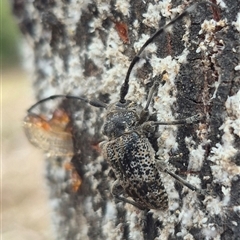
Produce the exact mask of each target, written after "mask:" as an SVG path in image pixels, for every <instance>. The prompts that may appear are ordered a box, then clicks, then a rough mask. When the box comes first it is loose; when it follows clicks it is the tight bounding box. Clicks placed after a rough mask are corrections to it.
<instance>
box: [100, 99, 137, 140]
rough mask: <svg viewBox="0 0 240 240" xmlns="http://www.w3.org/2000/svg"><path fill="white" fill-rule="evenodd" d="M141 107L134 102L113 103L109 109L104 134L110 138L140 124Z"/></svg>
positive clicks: (118, 135)
mask: <svg viewBox="0 0 240 240" xmlns="http://www.w3.org/2000/svg"><path fill="white" fill-rule="evenodd" d="M140 112H141V107H140V106H138V105H136V104H135V103H133V102H130V101H128V102H126V103H125V104H121V103H119V102H117V103H114V104H111V105H110V106H109V107H108V109H107V114H106V117H105V124H104V125H103V134H104V135H105V136H107V137H108V138H109V139H114V138H117V137H120V136H121V135H123V134H124V133H127V132H129V131H132V130H134V129H135V127H136V126H137V125H138V122H139V117H140Z"/></svg>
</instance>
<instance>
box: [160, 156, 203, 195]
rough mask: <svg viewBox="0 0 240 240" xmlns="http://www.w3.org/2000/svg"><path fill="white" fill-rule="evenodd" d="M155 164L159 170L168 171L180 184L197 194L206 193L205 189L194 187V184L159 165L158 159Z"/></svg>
mask: <svg viewBox="0 0 240 240" xmlns="http://www.w3.org/2000/svg"><path fill="white" fill-rule="evenodd" d="M156 165H157V167H158V168H159V170H161V171H163V172H166V173H168V174H169V175H170V176H172V177H173V178H175V179H176V180H177V181H178V182H180V183H181V184H182V185H184V186H186V187H188V188H189V189H191V190H192V191H195V192H197V193H198V194H200V195H202V196H206V195H207V191H206V190H203V189H199V188H197V187H195V186H194V185H192V184H190V183H189V182H188V181H186V180H184V179H183V178H181V177H179V176H178V175H177V174H175V173H173V172H171V171H169V170H168V169H167V168H166V167H165V166H161V165H162V163H161V164H160V162H159V160H156Z"/></svg>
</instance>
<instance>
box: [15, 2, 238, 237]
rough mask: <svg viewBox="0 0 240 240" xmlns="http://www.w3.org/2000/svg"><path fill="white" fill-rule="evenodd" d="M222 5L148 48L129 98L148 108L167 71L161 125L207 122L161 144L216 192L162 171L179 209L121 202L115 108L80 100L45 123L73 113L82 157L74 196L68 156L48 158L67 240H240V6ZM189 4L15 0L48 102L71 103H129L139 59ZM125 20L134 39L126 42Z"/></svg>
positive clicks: (181, 171)
mask: <svg viewBox="0 0 240 240" xmlns="http://www.w3.org/2000/svg"><path fill="white" fill-rule="evenodd" d="M217 2H219V3H220V4H219V5H218V9H216V8H215V7H213V6H210V5H209V4H206V3H202V4H200V5H198V6H197V7H196V9H194V10H193V11H191V13H190V14H188V15H187V16H186V17H184V18H183V19H181V20H179V21H177V22H176V23H175V24H174V25H173V26H172V28H171V29H170V30H169V31H167V32H164V33H163V34H161V35H160V36H159V37H157V38H156V39H155V40H154V41H153V44H152V45H149V47H147V48H146V50H145V51H144V53H143V54H142V56H141V60H140V61H139V63H138V64H137V65H136V66H135V68H134V70H133V73H132V74H131V76H130V90H129V93H128V95H127V98H128V99H130V100H133V101H135V102H137V103H139V104H141V105H142V106H144V104H145V103H146V96H147V92H148V91H149V88H150V86H151V85H152V83H153V81H154V80H155V81H156V80H157V79H158V78H160V74H161V72H163V70H166V71H167V75H166V77H165V78H164V80H161V79H158V80H159V81H160V86H159V89H158V93H157V94H156V96H155V97H154V101H153V102H152V104H151V109H152V111H156V112H157V115H156V117H157V119H158V120H159V121H160V120H162V121H171V120H174V119H180V118H186V117H190V116H192V115H194V114H197V113H202V114H204V115H205V116H206V117H205V119H204V120H203V121H201V123H198V124H194V125H184V126H180V127H176V126H167V127H166V126H164V127H159V130H158V133H159V134H158V138H157V139H153V142H152V143H153V145H154V148H155V149H156V152H157V154H158V156H159V157H160V158H163V159H164V161H166V162H167V163H168V168H169V169H171V170H172V171H173V172H175V173H177V174H178V175H180V176H181V177H182V178H186V180H187V181H189V182H190V183H191V184H193V185H196V186H198V187H199V188H202V189H208V191H211V194H209V195H207V196H205V197H201V196H198V195H197V194H196V193H195V192H192V191H191V190H189V189H187V188H186V187H182V185H180V184H179V183H177V182H175V181H174V180H173V179H172V178H171V177H170V176H169V175H167V174H165V173H161V177H162V181H163V183H164V185H165V187H166V190H167V193H168V195H169V209H168V210H166V211H160V210H149V211H147V210H146V211H142V210H139V209H137V208H136V207H134V206H132V205H130V204H124V203H122V202H116V201H115V200H114V199H113V197H112V195H111V193H110V188H111V185H112V183H113V181H114V175H113V174H112V172H111V170H110V167H109V165H108V162H107V161H106V160H105V159H103V157H102V156H101V154H100V151H99V150H98V143H99V142H101V141H102V140H104V139H105V138H104V137H103V135H102V134H101V126H102V124H103V121H104V110H102V109H99V108H94V107H92V106H89V105H88V104H86V103H83V102H79V101H74V100H64V101H63V102H62V103H59V102H58V101H50V102H47V103H46V104H45V105H44V108H42V109H41V111H42V112H43V113H44V114H45V113H46V112H48V113H49V112H51V111H54V110H55V109H56V108H58V106H59V104H61V106H62V107H64V108H65V109H66V111H68V112H69V114H70V115H71V119H72V125H73V126H72V128H73V130H72V132H73V139H74V157H73V158H72V159H70V160H71V162H72V163H73V164H74V166H75V168H76V170H77V172H78V174H79V175H80V177H81V179H82V184H81V186H80V188H79V190H78V191H77V192H74V191H72V189H71V185H70V184H69V182H70V181H71V175H70V173H69V171H68V170H66V169H65V168H64V167H63V164H64V162H65V161H66V159H65V158H59V157H47V159H46V179H47V185H48V186H49V189H50V201H51V203H52V206H53V207H52V209H53V212H52V214H53V221H54V226H55V234H56V239H63V240H66V239H71V240H74V239H104V240H105V239H139V240H140V239H148V240H149V239H161V240H163V239H197V240H198V239H234V240H235V239H236V240H237V239H240V227H239V225H240V206H239V204H240V150H239V149H240V122H239V119H240V107H239V106H240V90H239V89H240V74H239V73H240V71H239V70H240V67H239V62H240V60H239V58H240V55H239V49H240V48H239V32H240V26H239V21H240V19H239V18H240V15H239V9H240V1H239V0H228V1H225V3H224V2H222V1H221V2H220V1H217ZM213 3H216V1H214V0H213ZM187 6H188V4H186V2H184V1H182V0H178V1H163V2H157V1H151V0H145V1H120V0H119V1H118V0H116V1H109V2H108V1H106V2H105V1H97V0H93V1H71V0H65V1H54V0H45V1H43V0H34V1H32V0H24V1H23V0H14V1H13V11H14V14H15V15H16V16H17V18H18V20H19V27H20V29H21V31H22V33H23V34H24V35H25V37H26V39H27V43H28V46H25V52H26V53H27V54H28V56H31V57H29V59H28V62H32V64H33V68H32V70H33V72H34V78H33V87H34V91H35V95H36V99H37V100H39V99H42V98H45V97H48V96H50V95H53V94H67V95H76V96H86V97H88V98H96V99H100V100H101V101H103V102H105V103H112V102H115V101H118V100H119V92H120V86H121V84H122V82H123V80H124V78H125V76H126V72H127V69H128V66H129V64H130V61H131V60H132V59H133V57H134V55H135V54H136V51H137V50H139V48H140V47H141V46H142V44H143V43H144V41H145V40H147V38H148V37H149V36H150V35H151V34H153V33H154V32H155V31H156V30H157V29H158V28H159V26H163V25H164V24H165V23H166V22H169V21H170V19H172V18H173V17H174V16H176V15H177V14H179V13H181V12H182V11H184V9H185V8H186V7H187ZM119 23H124V24H126V26H127V30H128V31H127V32H126V33H123V37H122V38H120V37H119V35H118V31H119V28H118V30H117V28H116V27H118V26H119V25H118V24H119ZM124 37H125V38H126V37H128V38H129V42H128V43H127V41H125V40H124ZM67 160H68V159H67Z"/></svg>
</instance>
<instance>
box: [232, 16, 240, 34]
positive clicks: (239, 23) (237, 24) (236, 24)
mask: <svg viewBox="0 0 240 240" xmlns="http://www.w3.org/2000/svg"><path fill="white" fill-rule="evenodd" d="M232 25H233V26H234V27H235V28H236V29H237V30H238V31H239V32H240V13H238V15H237V19H236V22H232Z"/></svg>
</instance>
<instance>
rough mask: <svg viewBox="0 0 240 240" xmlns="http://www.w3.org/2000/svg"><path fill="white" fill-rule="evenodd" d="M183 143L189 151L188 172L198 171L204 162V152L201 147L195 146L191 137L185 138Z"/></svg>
mask: <svg viewBox="0 0 240 240" xmlns="http://www.w3.org/2000/svg"><path fill="white" fill-rule="evenodd" d="M185 143H186V146H187V148H188V150H189V163H188V170H190V171H200V170H201V167H202V164H203V161H204V154H205V150H204V149H203V147H202V146H201V145H197V144H196V142H195V141H193V140H192V137H186V138H185Z"/></svg>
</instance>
